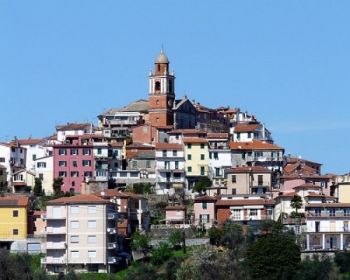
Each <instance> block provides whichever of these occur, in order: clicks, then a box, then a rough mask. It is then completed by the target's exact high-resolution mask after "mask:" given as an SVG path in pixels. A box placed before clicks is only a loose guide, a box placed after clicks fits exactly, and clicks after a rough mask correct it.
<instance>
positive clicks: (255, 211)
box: [249, 209, 258, 217]
mask: <svg viewBox="0 0 350 280" xmlns="http://www.w3.org/2000/svg"><path fill="white" fill-rule="evenodd" d="M249 216H250V217H252V216H254V217H257V216H258V209H250V210H249Z"/></svg>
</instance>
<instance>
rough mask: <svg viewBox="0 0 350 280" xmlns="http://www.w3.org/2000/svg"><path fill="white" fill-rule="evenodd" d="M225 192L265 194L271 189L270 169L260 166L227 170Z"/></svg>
mask: <svg viewBox="0 0 350 280" xmlns="http://www.w3.org/2000/svg"><path fill="white" fill-rule="evenodd" d="M226 173H227V194H233V195H235V194H265V193H266V192H270V191H271V176H272V171H271V170H270V169H268V168H265V167H262V166H241V167H236V168H231V169H228V170H227V172H226Z"/></svg>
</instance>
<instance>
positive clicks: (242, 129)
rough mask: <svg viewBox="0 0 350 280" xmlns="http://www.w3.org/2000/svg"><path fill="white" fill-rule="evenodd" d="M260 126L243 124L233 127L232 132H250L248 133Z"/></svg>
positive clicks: (257, 124) (258, 124)
mask: <svg viewBox="0 0 350 280" xmlns="http://www.w3.org/2000/svg"><path fill="white" fill-rule="evenodd" d="M260 126H261V124H260V123H255V124H244V123H239V124H237V125H236V126H235V130H234V132H235V133H237V132H250V131H255V130H257V129H258V128H259V127H260Z"/></svg>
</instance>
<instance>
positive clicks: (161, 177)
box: [155, 143, 186, 194]
mask: <svg viewBox="0 0 350 280" xmlns="http://www.w3.org/2000/svg"><path fill="white" fill-rule="evenodd" d="M155 159H156V193H157V194H167V193H170V194H172V193H174V192H175V191H176V190H177V189H183V188H184V187H185V182H186V179H185V156H184V150H183V145H180V144H168V143H157V144H156V155H155Z"/></svg>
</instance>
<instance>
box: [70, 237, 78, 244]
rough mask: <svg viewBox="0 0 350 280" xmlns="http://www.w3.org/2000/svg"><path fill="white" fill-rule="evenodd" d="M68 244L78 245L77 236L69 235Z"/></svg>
mask: <svg viewBox="0 0 350 280" xmlns="http://www.w3.org/2000/svg"><path fill="white" fill-rule="evenodd" d="M70 243H79V235H71V236H70Z"/></svg>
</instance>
